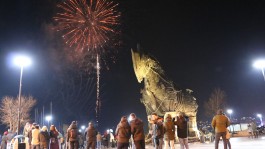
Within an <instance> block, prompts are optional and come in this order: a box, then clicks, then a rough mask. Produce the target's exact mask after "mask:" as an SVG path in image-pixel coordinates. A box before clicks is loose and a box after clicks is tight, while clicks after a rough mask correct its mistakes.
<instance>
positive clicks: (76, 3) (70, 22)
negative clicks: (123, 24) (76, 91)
mask: <svg viewBox="0 0 265 149" xmlns="http://www.w3.org/2000/svg"><path fill="white" fill-rule="evenodd" d="M117 6H118V4H115V3H113V2H111V1H109V0H90V1H87V0H68V1H66V2H63V3H62V4H59V5H58V8H59V9H60V12H59V13H57V14H56V16H55V17H54V20H55V22H57V27H56V30H57V31H59V32H61V33H62V34H63V35H62V37H63V39H64V41H65V43H66V44H67V45H69V47H71V48H73V49H75V51H78V53H79V54H80V53H83V51H84V49H87V50H88V51H89V52H86V50H85V51H84V52H86V53H85V54H84V55H82V54H81V55H82V56H86V55H87V54H88V55H90V56H92V57H94V56H96V70H97V100H96V118H97V123H98V119H99V113H100V108H101V100H100V96H99V93H100V91H99V89H100V87H99V81H100V80H99V79H100V63H99V57H100V55H102V53H104V51H102V50H104V47H105V46H106V45H108V44H109V43H110V41H112V40H113V39H115V38H113V37H114V36H115V35H117V33H119V31H118V30H117V29H116V28H117V26H118V24H119V22H118V21H119V18H120V13H119V12H118V11H117V10H116V8H117Z"/></svg>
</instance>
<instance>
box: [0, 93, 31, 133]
mask: <svg viewBox="0 0 265 149" xmlns="http://www.w3.org/2000/svg"><path fill="white" fill-rule="evenodd" d="M35 104H36V100H35V99H34V98H33V97H32V96H28V97H27V96H21V120H20V123H21V126H23V125H25V124H26V122H28V121H29V120H30V111H31V109H32V107H33V106H34V105H35ZM18 107H19V104H18V97H17V98H14V97H10V96H5V97H3V98H2V102H1V105H0V121H1V123H2V124H5V125H7V126H8V127H9V129H10V130H11V131H12V132H15V131H16V130H17V124H18Z"/></svg>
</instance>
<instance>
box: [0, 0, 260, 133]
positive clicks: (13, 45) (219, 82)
mask: <svg viewBox="0 0 265 149" xmlns="http://www.w3.org/2000/svg"><path fill="white" fill-rule="evenodd" d="M117 2H118V3H119V4H120V5H119V7H118V9H119V11H120V12H121V14H122V17H121V25H120V29H121V31H122V34H121V36H120V40H121V41H122V44H121V46H120V47H118V48H117V49H116V50H117V51H118V54H116V55H115V57H116V58H115V59H116V61H115V63H109V64H108V68H109V69H106V68H103V70H102V71H101V86H102V88H101V100H102V112H101V119H100V121H101V124H100V125H101V129H102V130H103V129H106V128H110V127H115V126H116V124H117V123H118V121H119V120H120V117H121V116H122V115H128V114H130V113H131V112H135V113H136V115H138V116H139V117H140V118H141V119H144V120H145V118H146V114H145V109H144V106H143V105H142V104H141V103H140V100H139V99H140V97H141V95H140V89H141V88H143V84H139V83H138V82H137V79H136V77H135V74H134V71H133V67H132V60H131V53H130V50H131V48H133V49H135V48H136V45H137V43H139V44H140V45H141V47H142V49H143V51H144V52H145V53H148V54H150V55H152V56H153V57H155V58H156V59H157V60H158V61H159V62H160V64H161V66H162V68H163V69H164V71H165V73H166V75H167V76H168V78H169V79H171V80H172V81H173V82H174V83H175V84H176V85H177V86H179V87H181V88H184V89H185V88H189V89H192V90H193V91H194V92H193V95H194V96H195V97H196V98H197V101H198V104H199V106H200V107H199V112H198V117H199V119H205V116H204V109H203V106H202V105H203V102H204V101H205V100H208V99H209V96H210V94H211V92H212V91H213V89H214V88H217V87H219V88H221V89H222V90H224V91H225V92H226V94H227V106H228V107H229V108H232V109H233V110H234V113H233V116H234V117H237V118H239V117H242V116H255V115H256V114H257V113H262V114H263V115H265V109H264V107H265V81H264V79H263V76H262V73H261V71H260V70H258V69H255V68H253V67H252V63H253V61H254V60H255V59H257V58H265V9H264V8H265V2H263V1H262V0H260V1H255V0H254V1H253V0H249V1H240V0H233V1H223V0H222V1H211V0H209V1H184V0H176V1H169V0H166V1H153V0H152V1H151V0H144V1H143V0H117ZM55 6H56V0H24V1H21V0H12V1H1V2H0V58H1V63H0V64H1V74H0V82H1V85H0V97H1V98H2V97H3V96H6V95H9V96H16V95H17V94H18V85H19V72H20V69H19V68H17V67H15V66H13V64H12V63H11V58H12V55H13V54H14V53H16V52H21V51H22V52H23V53H27V54H28V55H30V56H32V58H33V65H32V66H30V67H28V68H25V70H24V76H23V89H22V92H23V94H25V95H29V94H30V95H32V96H34V97H35V98H36V99H37V100H38V104H37V106H36V108H41V107H42V106H45V107H46V108H47V109H49V103H50V101H53V102H54V104H53V108H54V114H55V119H56V118H57V119H58V120H59V119H60V121H62V122H66V123H70V121H71V120H73V119H78V120H79V121H81V123H84V124H87V121H89V120H94V113H93V111H94V110H93V109H92V110H91V108H90V109H86V110H84V112H83V113H81V114H78V115H79V116H76V117H75V116H69V117H67V114H64V111H63V110H62V107H61V106H60V102H58V101H62V100H59V98H62V97H60V96H58V90H56V89H57V86H58V84H59V82H60V81H59V80H62V79H63V78H64V77H62V76H68V77H69V75H70V74H69V71H65V70H64V66H66V65H68V63H69V62H68V61H67V59H63V58H61V59H59V58H58V59H59V60H58V59H57V56H61V55H63V54H62V53H60V52H66V51H63V50H61V48H60V47H58V46H54V45H55V44H54V43H57V44H58V45H60V43H58V42H60V40H59V39H58V40H52V43H53V44H50V42H47V36H45V35H46V34H47V32H45V29H44V28H45V26H46V25H48V24H52V23H53V21H52V16H53V15H54V13H55V12H56V7H55ZM53 39H54V38H53ZM51 49H52V50H51ZM55 53H56V54H55ZM56 59H57V61H56ZM58 69H59V70H60V71H58ZM73 69H74V68H73ZM75 71H76V70H75ZM72 75H73V77H75V74H74V73H73V74H72ZM70 77H71V75H70ZM89 77H90V78H92V79H94V82H95V74H93V73H92V74H91V75H90V76H89ZM64 81H66V80H64ZM92 89H93V93H92V94H91V95H90V96H89V98H88V99H86V100H89V102H86V104H90V106H91V105H93V104H94V102H95V98H96V95H95V91H96V90H95V87H92ZM48 91H49V94H47V92H48ZM80 100H81V99H80ZM82 100H84V99H82ZM78 106H82V103H81V104H80V105H78V104H77V107H78ZM88 106H89V105H88ZM34 108H35V107H34ZM74 109H76V110H78V108H74ZM33 111H34V110H33ZM79 112H80V111H79ZM73 113H75V110H73ZM62 115H64V116H62ZM60 117H61V118H60ZM32 118H34V113H33V114H32Z"/></svg>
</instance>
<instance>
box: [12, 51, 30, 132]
mask: <svg viewBox="0 0 265 149" xmlns="http://www.w3.org/2000/svg"><path fill="white" fill-rule="evenodd" d="M14 63H15V64H16V65H17V66H19V67H20V81H19V93H18V123H17V134H18V133H19V129H20V119H21V118H20V117H21V91H22V76H23V68H24V67H26V66H29V65H30V64H31V59H30V58H29V57H26V56H17V57H15V58H14Z"/></svg>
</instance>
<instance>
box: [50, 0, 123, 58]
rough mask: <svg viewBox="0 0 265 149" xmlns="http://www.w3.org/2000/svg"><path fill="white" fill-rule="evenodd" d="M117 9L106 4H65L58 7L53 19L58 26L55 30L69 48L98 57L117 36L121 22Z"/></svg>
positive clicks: (76, 0) (100, 0) (97, 0)
mask: <svg viewBox="0 0 265 149" xmlns="http://www.w3.org/2000/svg"><path fill="white" fill-rule="evenodd" d="M117 6H118V4H115V3H114V2H111V1H108V0H90V1H87V0H68V1H66V2H63V3H61V4H59V5H58V8H59V9H60V12H59V13H57V14H56V16H55V17H54V20H55V21H56V22H57V23H58V26H57V28H56V29H57V31H60V32H62V34H63V35H62V37H63V39H64V41H65V43H66V44H67V45H69V46H70V47H71V48H74V49H75V50H78V51H79V50H81V51H83V50H84V49H87V50H94V51H95V53H96V54H101V53H102V51H100V49H104V47H105V46H106V45H107V44H108V43H109V41H110V40H111V39H112V38H111V37H112V36H113V35H115V34H116V33H118V32H117V31H116V29H115V28H116V27H117V25H118V24H119V23H118V21H119V18H120V13H119V12H118V11H116V9H117Z"/></svg>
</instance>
